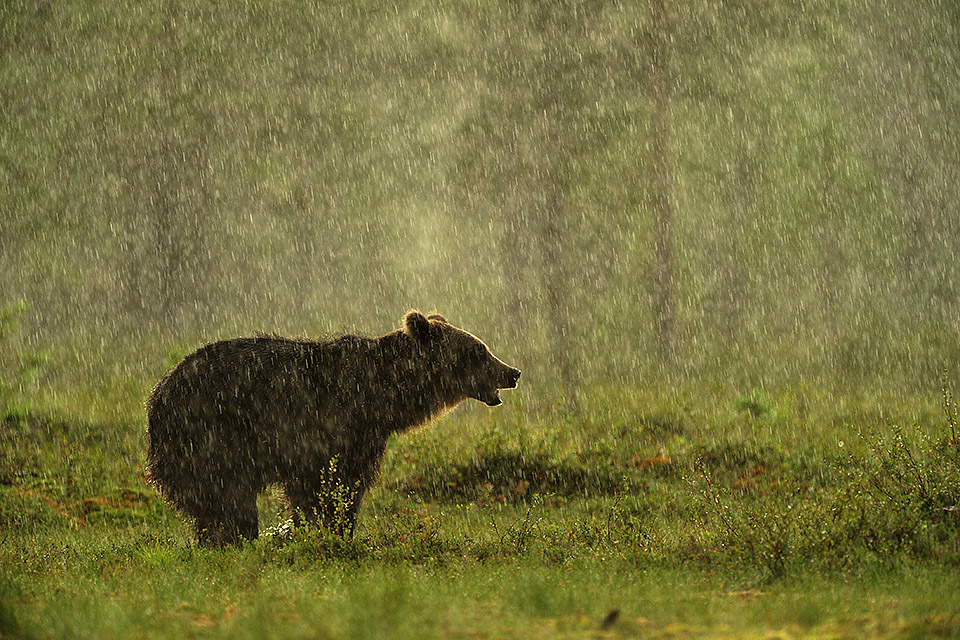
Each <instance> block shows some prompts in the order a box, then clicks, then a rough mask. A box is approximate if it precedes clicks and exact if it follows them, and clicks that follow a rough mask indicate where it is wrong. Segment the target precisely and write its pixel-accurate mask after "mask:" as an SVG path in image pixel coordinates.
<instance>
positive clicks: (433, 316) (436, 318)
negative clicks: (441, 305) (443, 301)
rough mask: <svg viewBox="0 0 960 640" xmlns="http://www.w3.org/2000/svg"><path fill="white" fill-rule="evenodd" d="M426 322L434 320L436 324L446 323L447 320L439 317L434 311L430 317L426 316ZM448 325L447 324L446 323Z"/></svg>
mask: <svg viewBox="0 0 960 640" xmlns="http://www.w3.org/2000/svg"><path fill="white" fill-rule="evenodd" d="M427 320H436V321H438V322H444V323H446V322H447V319H446V318H444V317H443V316H442V315H440V314H439V313H437V312H436V311H434V312H433V313H431V314H430V315H428V316H427ZM448 324H449V323H448Z"/></svg>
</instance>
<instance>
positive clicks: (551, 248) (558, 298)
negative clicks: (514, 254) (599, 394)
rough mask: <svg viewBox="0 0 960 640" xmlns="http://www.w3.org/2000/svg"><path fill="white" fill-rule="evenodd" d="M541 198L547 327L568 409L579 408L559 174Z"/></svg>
mask: <svg viewBox="0 0 960 640" xmlns="http://www.w3.org/2000/svg"><path fill="white" fill-rule="evenodd" d="M541 189H542V194H541V197H540V198H539V199H538V200H539V202H538V205H539V206H538V212H537V227H538V228H537V232H538V233H537V237H538V238H539V242H540V252H539V253H540V256H541V264H540V285H541V289H542V291H543V294H544V299H545V302H546V312H547V320H548V322H549V324H548V328H549V330H550V335H551V341H552V347H553V348H552V354H553V358H552V360H553V364H554V366H555V367H556V369H557V372H558V373H559V375H560V383H561V384H562V385H563V394H564V400H565V403H566V407H567V409H569V410H570V411H577V409H578V404H577V378H576V375H575V371H574V365H573V362H574V357H575V349H574V343H573V340H572V337H573V336H572V335H571V332H570V314H571V313H572V310H571V306H572V300H571V295H570V291H569V289H570V287H571V278H570V274H569V273H568V267H567V262H568V260H569V256H567V255H566V254H565V252H564V250H563V246H564V245H563V240H564V232H565V226H566V225H565V224H564V209H563V198H564V196H565V195H566V194H565V191H566V189H565V185H564V183H563V182H562V178H561V176H559V175H551V176H547V177H545V179H544V180H543V184H542V186H541Z"/></svg>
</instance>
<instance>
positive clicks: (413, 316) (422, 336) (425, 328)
mask: <svg viewBox="0 0 960 640" xmlns="http://www.w3.org/2000/svg"><path fill="white" fill-rule="evenodd" d="M403 330H404V331H405V332H406V333H407V335H408V336H410V337H411V338H413V339H414V340H416V341H417V342H426V341H427V340H429V339H430V321H429V320H427V317H426V316H425V315H423V314H422V313H420V312H419V311H417V310H416V309H414V310H412V311H408V312H407V315H405V316H403Z"/></svg>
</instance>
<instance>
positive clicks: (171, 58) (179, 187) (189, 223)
mask: <svg viewBox="0 0 960 640" xmlns="http://www.w3.org/2000/svg"><path fill="white" fill-rule="evenodd" d="M179 7H180V4H179V3H178V2H176V1H175V0H171V1H169V2H166V3H164V5H163V15H162V16H161V20H162V27H161V33H160V43H159V45H160V51H159V55H158V60H159V63H158V64H159V67H158V70H157V71H158V75H159V86H160V104H159V105H158V108H157V112H158V114H159V118H158V122H156V127H157V128H156V135H157V142H156V154H155V156H154V158H153V171H152V172H151V173H152V178H153V180H152V182H153V193H152V194H151V196H152V197H151V198H150V202H151V205H152V207H151V208H152V212H153V221H154V225H153V231H154V241H155V252H156V253H155V255H156V272H155V273H156V283H157V287H156V294H157V299H156V311H157V313H158V317H159V319H160V321H161V322H162V323H163V324H164V325H167V326H176V327H177V328H183V327H182V326H180V325H183V324H186V325H187V326H188V327H189V328H195V327H196V324H197V321H198V319H199V318H200V316H201V309H200V308H199V307H200V299H201V298H202V297H203V296H202V292H203V290H204V289H205V287H204V286H203V284H204V282H203V281H202V280H201V276H200V274H201V273H202V272H203V269H202V264H201V263H202V246H203V234H202V226H201V222H200V213H199V211H200V210H201V209H202V207H203V206H204V205H206V204H207V203H206V202H203V200H204V198H202V197H200V196H201V194H202V193H203V192H204V191H205V188H204V181H203V173H204V170H205V167H203V153H202V151H201V146H200V137H201V136H203V135H204V132H202V131H200V130H199V129H200V127H199V126H198V127H196V129H195V130H190V129H189V128H188V127H189V125H190V123H191V122H192V121H193V118H192V116H193V115H194V114H190V113H182V109H183V106H184V105H189V104H191V98H192V97H193V96H191V95H189V94H188V91H189V90H190V88H192V83H189V82H186V79H185V78H184V77H183V74H184V73H185V70H184V69H183V68H182V67H183V65H182V61H181V54H180V48H181V46H182V43H181V42H180V41H179V37H178V36H179V34H178V31H177V26H178V23H179V22H180V20H181V16H180V11H179ZM191 134H192V136H193V138H194V139H192V140H191V141H189V142H188V141H186V140H185V137H187V136H190V135H191ZM148 135H149V134H148ZM194 180H195V184H194ZM191 187H196V188H191ZM191 301H192V302H193V304H192V305H189V304H188V303H189V302H191Z"/></svg>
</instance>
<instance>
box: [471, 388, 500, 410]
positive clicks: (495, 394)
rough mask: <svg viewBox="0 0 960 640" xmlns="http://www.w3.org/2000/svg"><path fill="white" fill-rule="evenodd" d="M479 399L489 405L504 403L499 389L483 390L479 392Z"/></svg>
mask: <svg viewBox="0 0 960 640" xmlns="http://www.w3.org/2000/svg"><path fill="white" fill-rule="evenodd" d="M477 400H479V401H480V402H482V403H483V404H485V405H487V406H488V407H495V406H497V405H498V404H503V400H501V399H500V390H499V389H487V390H486V391H481V392H480V393H478V394H477Z"/></svg>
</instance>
